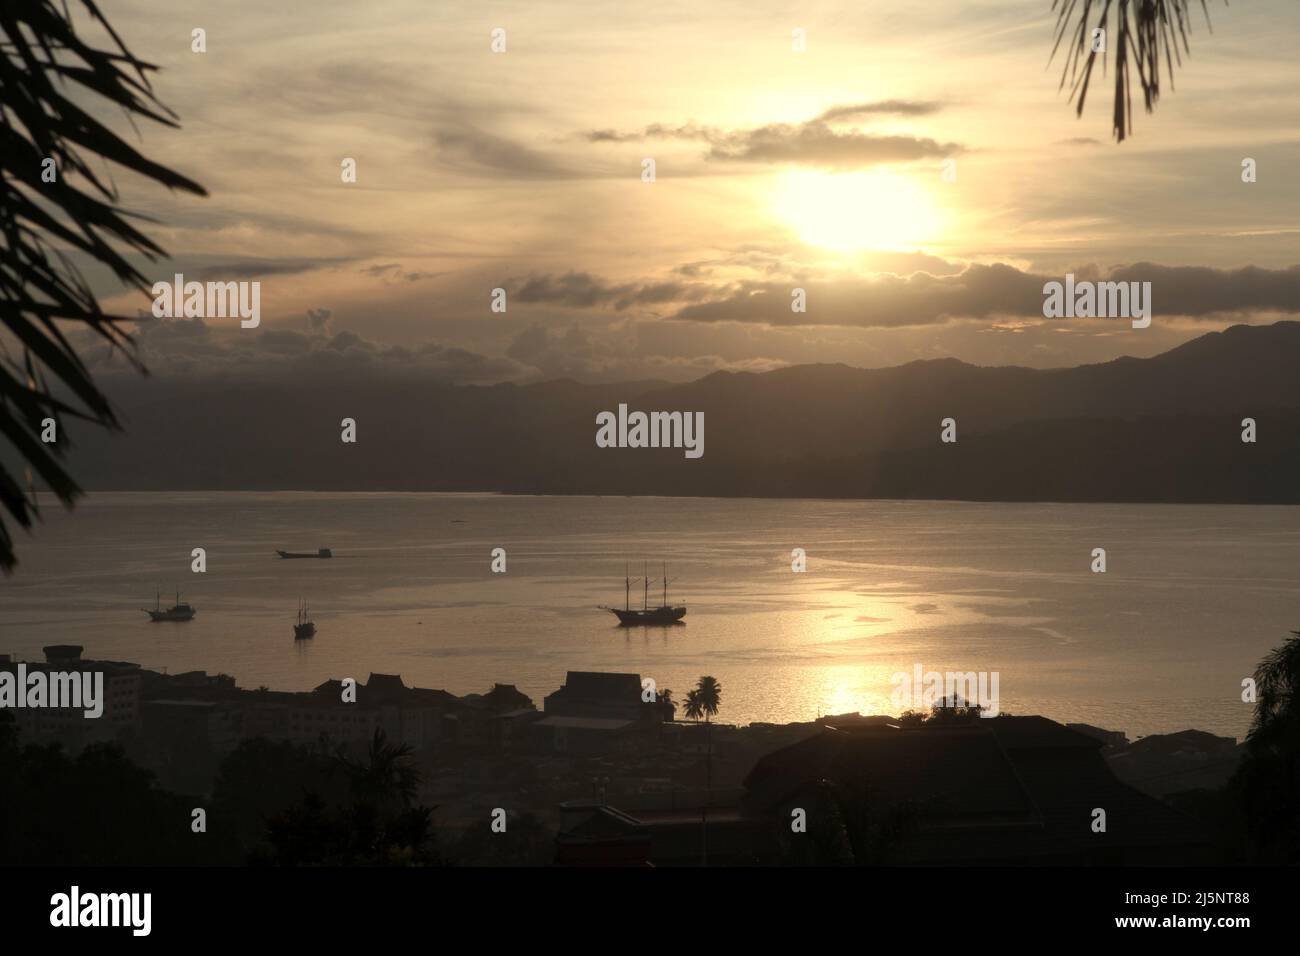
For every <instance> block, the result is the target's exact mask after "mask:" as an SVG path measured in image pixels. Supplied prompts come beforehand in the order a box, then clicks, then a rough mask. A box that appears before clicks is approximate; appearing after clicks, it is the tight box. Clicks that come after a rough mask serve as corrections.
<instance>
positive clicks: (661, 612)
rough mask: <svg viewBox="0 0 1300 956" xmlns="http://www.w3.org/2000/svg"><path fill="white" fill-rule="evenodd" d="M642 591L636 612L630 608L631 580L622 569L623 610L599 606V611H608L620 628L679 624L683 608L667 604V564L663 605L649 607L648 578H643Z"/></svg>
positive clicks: (683, 615)
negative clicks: (638, 608) (639, 606)
mask: <svg viewBox="0 0 1300 956" xmlns="http://www.w3.org/2000/svg"><path fill="white" fill-rule="evenodd" d="M642 580H643V581H644V589H643V594H642V598H641V608H640V610H637V609H636V608H633V607H632V579H631V578H629V577H628V576H627V568H626V567H624V569H623V592H624V596H623V608H622V609H621V610H620V609H619V608H616V607H607V606H605V605H603V604H602V605H601V609H602V610H605V611H609V612H610V613H611V614H613V615H614V616H615V617H616V618H618V623H619V625H620V626H622V627H635V626H637V625H647V624H659V625H667V624H680V623H681V620H682V618H684V617H685V616H686V608H685V607H681V606H678V607H673V606H672V605H670V604H669V603H668V564H667V563H666V562H665V564H664V579H663V580H664V598H663V600H664V603H663V604H661V605H659V607H651V606H650V578H649V577H648V576H646V577H643V578H642Z"/></svg>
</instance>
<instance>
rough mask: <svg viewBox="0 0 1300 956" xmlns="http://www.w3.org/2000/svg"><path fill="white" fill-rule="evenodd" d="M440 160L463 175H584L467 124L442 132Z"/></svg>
mask: <svg viewBox="0 0 1300 956" xmlns="http://www.w3.org/2000/svg"><path fill="white" fill-rule="evenodd" d="M433 138H434V142H435V143H436V144H437V146H438V149H439V158H440V159H441V160H442V162H443V163H444V164H446V165H448V166H451V167H453V168H454V169H456V170H458V171H460V172H467V173H477V174H484V173H486V174H489V175H494V176H505V177H510V178H516V179H572V178H575V177H577V176H580V175H581V174H580V173H579V172H577V171H576V170H573V169H570V168H568V167H567V166H565V165H563V164H562V163H559V162H557V161H556V160H554V159H552V158H551V157H549V156H547V155H545V154H543V153H539V152H537V151H536V150H534V149H530V148H529V147H527V146H524V145H522V144H520V143H516V142H515V141H513V140H510V139H506V138H505V137H504V136H498V135H496V134H495V133H489V132H487V131H485V130H481V129H478V128H477V127H474V126H470V125H467V124H463V125H459V126H457V127H455V128H452V129H445V130H438V131H436V132H435V133H434V136H433Z"/></svg>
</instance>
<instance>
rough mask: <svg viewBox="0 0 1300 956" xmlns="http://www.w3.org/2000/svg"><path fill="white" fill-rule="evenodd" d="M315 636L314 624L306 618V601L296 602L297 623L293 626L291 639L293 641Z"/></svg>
mask: <svg viewBox="0 0 1300 956" xmlns="http://www.w3.org/2000/svg"><path fill="white" fill-rule="evenodd" d="M315 636H316V625H315V624H313V623H312V622H311V621H309V620H307V602H306V601H299V602H298V623H297V624H295V625H294V626H293V639H294V640H295V641H302V640H306V639H307V638H309V637H315Z"/></svg>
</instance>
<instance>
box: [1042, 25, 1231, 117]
mask: <svg viewBox="0 0 1300 956" xmlns="http://www.w3.org/2000/svg"><path fill="white" fill-rule="evenodd" d="M1200 5H1201V11H1202V12H1203V13H1204V14H1205V22H1206V25H1207V27H1208V26H1209V23H1210V11H1209V9H1208V7H1207V6H1206V2H1205V0H1200ZM1191 6H1192V0H1052V9H1053V10H1056V11H1058V14H1057V18H1056V42H1055V43H1054V44H1053V46H1052V58H1053V59H1055V58H1056V52H1057V50H1059V49H1060V48H1061V44H1062V42H1063V41H1065V40H1066V38H1067V36H1070V37H1072V42H1070V43H1069V44H1068V47H1067V52H1066V54H1065V64H1064V67H1063V69H1062V70H1061V88H1062V89H1063V88H1064V87H1065V84H1066V81H1067V80H1068V81H1069V83H1070V97H1071V99H1073V100H1074V101H1075V104H1076V105H1075V115H1076V116H1082V115H1083V103H1084V100H1085V99H1086V98H1087V96H1088V85H1089V83H1090V82H1091V81H1092V71H1093V68H1094V67H1095V66H1096V63H1097V54H1098V53H1099V52H1100V53H1101V55H1102V66H1103V69H1104V68H1105V64H1106V57H1107V55H1108V53H1109V51H1110V49H1112V48H1113V49H1114V51H1115V99H1114V107H1113V113H1114V115H1113V119H1112V132H1113V133H1114V135H1115V139H1116V140H1117V141H1118V142H1123V141H1124V138H1125V137H1126V136H1130V135H1132V133H1133V94H1132V89H1131V86H1132V79H1133V74H1134V72H1136V74H1137V81H1138V85H1139V86H1140V87H1141V88H1142V98H1143V105H1144V106H1145V107H1146V111H1147V112H1148V113H1150V112H1151V111H1152V110H1154V109H1155V107H1156V103H1157V101H1159V99H1160V61H1161V60H1162V59H1163V60H1164V61H1165V69H1166V72H1167V73H1168V76H1169V88H1170V89H1173V87H1174V64H1175V63H1177V64H1178V65H1179V66H1182V63H1183V54H1184V53H1187V54H1190V53H1191V46H1190V45H1189V43H1188V39H1187V37H1188V34H1189V33H1190V32H1191ZM1094 13H1095V14H1096V16H1095V18H1094V17H1093V14H1094ZM1112 13H1113V14H1114V19H1113V20H1112ZM1095 29H1100V30H1103V31H1104V32H1105V33H1104V35H1105V37H1106V45H1105V46H1104V47H1103V49H1102V50H1100V51H1099V50H1097V49H1096V48H1095V46H1094V44H1093V30H1095ZM1180 43H1181V44H1182V50H1181V51H1180V50H1179V44H1180Z"/></svg>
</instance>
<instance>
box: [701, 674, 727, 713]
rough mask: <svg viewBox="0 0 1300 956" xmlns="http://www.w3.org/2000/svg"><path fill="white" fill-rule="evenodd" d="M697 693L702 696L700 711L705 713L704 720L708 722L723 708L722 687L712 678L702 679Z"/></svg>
mask: <svg viewBox="0 0 1300 956" xmlns="http://www.w3.org/2000/svg"><path fill="white" fill-rule="evenodd" d="M696 691H697V692H698V693H699V695H700V709H701V710H703V711H704V719H705V720H706V721H707V720H708V719H709V718H710V717H712V716H714V715H715V714H717V712H718V708H719V707H721V706H722V685H721V684H719V683H718V682H717V680H715V679H714V678H712V677H701V678H700V683H699V686H698V687H697V688H696Z"/></svg>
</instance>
